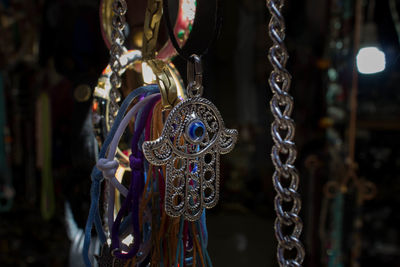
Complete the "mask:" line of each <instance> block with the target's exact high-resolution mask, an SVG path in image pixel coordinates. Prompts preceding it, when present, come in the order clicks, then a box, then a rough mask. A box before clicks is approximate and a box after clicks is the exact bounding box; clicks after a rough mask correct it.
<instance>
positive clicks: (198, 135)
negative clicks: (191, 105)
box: [186, 120, 206, 142]
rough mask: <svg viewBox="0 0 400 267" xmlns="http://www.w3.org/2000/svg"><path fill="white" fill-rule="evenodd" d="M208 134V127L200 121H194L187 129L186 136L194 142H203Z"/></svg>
mask: <svg viewBox="0 0 400 267" xmlns="http://www.w3.org/2000/svg"><path fill="white" fill-rule="evenodd" d="M205 133H206V126H205V125H204V123H203V122H202V121H200V120H194V121H192V122H190V123H189V125H188V127H187V128H186V135H187V136H188V137H189V138H190V140H191V141H193V142H201V141H202V140H203V138H204V136H205Z"/></svg>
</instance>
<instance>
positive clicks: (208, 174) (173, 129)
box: [143, 1, 237, 221]
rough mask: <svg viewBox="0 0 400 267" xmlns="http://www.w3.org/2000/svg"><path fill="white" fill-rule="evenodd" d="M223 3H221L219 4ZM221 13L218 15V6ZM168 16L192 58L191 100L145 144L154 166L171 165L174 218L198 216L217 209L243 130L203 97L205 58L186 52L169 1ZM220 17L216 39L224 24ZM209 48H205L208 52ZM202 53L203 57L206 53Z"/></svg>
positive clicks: (168, 202)
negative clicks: (223, 167)
mask: <svg viewBox="0 0 400 267" xmlns="http://www.w3.org/2000/svg"><path fill="white" fill-rule="evenodd" d="M216 3H218V2H216ZM216 5H217V9H216V10H217V12H216V13H217V14H218V4H216ZM164 14H165V17H166V25H167V28H168V33H169V35H170V38H171V42H172V44H173V45H174V47H175V49H176V50H177V52H178V54H179V55H180V56H181V57H183V58H184V59H186V60H187V62H188V63H187V70H188V86H187V95H188V99H186V100H183V101H181V102H180V103H179V104H178V105H176V106H175V107H174V108H173V109H172V110H171V112H170V113H169V115H168V118H167V120H166V122H165V125H164V128H163V131H162V133H161V136H160V137H159V138H158V139H157V140H154V141H148V142H144V143H143V152H144V155H145V157H146V159H147V160H148V161H149V162H150V163H151V164H154V165H158V166H160V165H166V188H165V211H166V213H167V214H168V215H169V216H171V217H180V216H183V217H184V219H186V220H189V221H195V220H198V219H199V218H200V216H201V214H202V212H203V210H204V209H205V208H212V207H214V206H215V205H216V204H217V201H218V198H219V157H220V154H225V153H228V152H230V151H231V150H232V149H233V147H234V145H235V143H236V140H237V131H236V130H231V129H226V128H225V126H224V122H223V119H222V117H221V114H220V113H219V111H218V110H217V108H216V107H215V106H214V104H212V103H211V102H210V101H209V100H207V99H205V98H202V97H201V96H202V93H203V85H202V67H201V60H200V57H199V56H197V55H193V54H189V56H188V54H187V53H186V52H185V51H183V50H182V49H181V48H180V47H179V45H178V42H177V40H176V39H175V37H174V34H173V30H172V27H171V22H170V18H169V8H168V1H164ZM220 22H221V21H220V17H218V16H216V22H215V28H214V31H215V34H214V38H213V39H212V40H211V42H210V43H209V46H210V45H211V44H212V42H213V41H214V40H215V39H216V38H217V36H218V33H219V29H220V26H221V23H220ZM207 50H208V47H207V49H206V50H205V52H207ZM205 52H203V53H202V55H204V54H205Z"/></svg>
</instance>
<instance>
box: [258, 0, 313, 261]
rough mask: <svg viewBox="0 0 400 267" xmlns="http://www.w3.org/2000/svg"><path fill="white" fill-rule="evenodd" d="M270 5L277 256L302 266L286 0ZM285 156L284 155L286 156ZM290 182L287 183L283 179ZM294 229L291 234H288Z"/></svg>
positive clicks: (270, 0) (271, 2)
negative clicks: (290, 253) (290, 255)
mask: <svg viewBox="0 0 400 267" xmlns="http://www.w3.org/2000/svg"><path fill="white" fill-rule="evenodd" d="M266 4H267V8H268V10H269V12H270V13H271V20H270V22H269V26H268V30H269V36H270V38H271V39H272V42H273V45H272V47H271V48H270V49H269V54H268V58H269V61H270V62H271V64H272V67H273V70H272V72H271V75H270V77H269V86H270V87H271V90H272V93H273V96H272V99H271V102H270V106H271V112H272V115H273V116H274V121H273V122H272V125H271V134H272V139H273V140H274V145H273V147H272V152H271V158H272V162H273V164H274V166H275V172H274V174H273V177H272V181H273V185H274V188H275V191H276V193H277V195H276V196H275V211H276V215H277V218H276V220H275V236H276V238H277V240H278V250H277V259H278V263H279V266H282V267H283V266H284V267H286V266H301V264H302V263H303V260H304V256H305V251H304V247H303V244H302V243H301V242H300V240H299V237H300V234H301V231H302V229H303V223H302V221H301V219H300V217H299V212H300V208H301V199H300V194H299V193H298V192H297V188H298V185H299V175H298V172H297V170H296V168H295V166H294V162H295V160H296V154H297V151H296V148H295V145H294V142H293V138H294V133H295V126H294V121H293V119H292V118H290V116H291V114H292V111H293V98H292V96H290V94H289V88H290V82H291V76H290V74H289V72H288V71H287V70H286V62H287V59H288V52H287V50H286V47H285V44H284V39H285V22H284V18H283V15H282V13H281V12H282V8H283V5H284V0H267V2H266ZM282 135H284V136H282ZM282 156H283V157H282ZM282 179H285V180H286V181H285V183H286V184H287V182H289V186H288V187H285V186H284V184H282V182H281V180H282ZM288 203H289V204H291V205H292V207H291V209H290V210H285V208H284V206H286V204H288ZM289 229H292V230H291V232H289V234H285V233H286V232H287V231H286V230H289ZM293 249H294V250H295V251H296V256H295V257H294V258H287V254H286V251H291V250H293Z"/></svg>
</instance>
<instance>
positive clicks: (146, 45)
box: [142, 0, 163, 60]
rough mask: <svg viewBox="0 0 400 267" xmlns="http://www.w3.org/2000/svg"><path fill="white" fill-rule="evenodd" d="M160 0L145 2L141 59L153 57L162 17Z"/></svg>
mask: <svg viewBox="0 0 400 267" xmlns="http://www.w3.org/2000/svg"><path fill="white" fill-rule="evenodd" d="M162 3H163V2H162V0H149V1H148V2H147V8H146V13H145V14H146V15H145V20H144V33H143V47H142V54H143V59H144V60H147V59H153V58H154V57H155V51H156V46H157V38H158V31H159V28H160V23H161V18H162V11H163V10H162V8H163V4H162Z"/></svg>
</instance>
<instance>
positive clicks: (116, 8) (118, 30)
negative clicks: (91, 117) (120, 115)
mask: <svg viewBox="0 0 400 267" xmlns="http://www.w3.org/2000/svg"><path fill="white" fill-rule="evenodd" d="M112 7H113V13H114V14H113V18H112V28H113V29H112V33H111V40H112V44H111V47H110V67H111V76H110V83H111V93H110V105H109V109H110V110H109V121H110V123H113V121H114V118H115V116H116V113H117V112H118V109H119V106H118V101H119V100H120V98H121V95H120V93H119V91H118V88H120V87H121V76H120V71H121V69H122V64H121V61H120V59H121V56H122V54H123V53H124V52H125V50H126V49H125V47H124V42H125V35H124V29H125V24H126V20H125V13H126V11H127V4H126V1H125V0H114V2H113V5H112Z"/></svg>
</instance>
